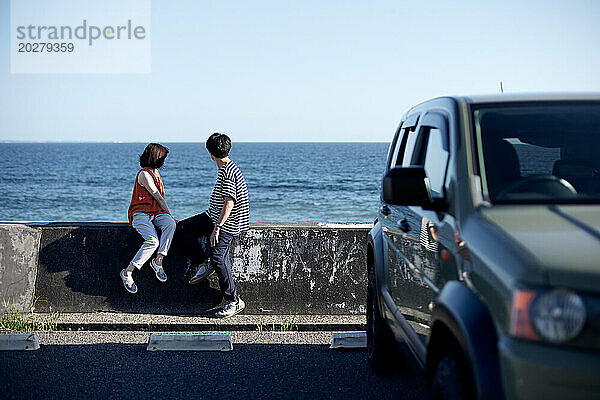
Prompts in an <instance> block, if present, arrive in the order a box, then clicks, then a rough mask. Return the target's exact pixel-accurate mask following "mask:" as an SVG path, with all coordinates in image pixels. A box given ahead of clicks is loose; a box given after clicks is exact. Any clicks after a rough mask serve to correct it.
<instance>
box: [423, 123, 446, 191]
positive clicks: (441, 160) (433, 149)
mask: <svg viewBox="0 0 600 400" xmlns="http://www.w3.org/2000/svg"><path fill="white" fill-rule="evenodd" d="M427 136H428V139H427V149H426V151H425V160H424V163H423V166H424V168H425V174H426V175H427V177H428V178H429V184H430V185H431V191H432V192H433V193H434V194H438V195H441V194H443V186H444V177H445V176H446V165H447V164H448V152H446V151H445V150H444V149H443V147H442V132H441V131H440V130H439V129H436V128H431V129H429V134H428V135H427Z"/></svg>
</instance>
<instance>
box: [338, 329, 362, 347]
mask: <svg viewBox="0 0 600 400" xmlns="http://www.w3.org/2000/svg"><path fill="white" fill-rule="evenodd" d="M366 347H367V332H336V333H334V334H333V335H332V336H331V346H329V348H330V349H363V348H366Z"/></svg>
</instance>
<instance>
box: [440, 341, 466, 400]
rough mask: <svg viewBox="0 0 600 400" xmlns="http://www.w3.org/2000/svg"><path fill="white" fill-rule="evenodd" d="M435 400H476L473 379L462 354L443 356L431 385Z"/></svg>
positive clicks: (453, 352) (455, 352)
mask: <svg viewBox="0 0 600 400" xmlns="http://www.w3.org/2000/svg"><path fill="white" fill-rule="evenodd" d="M431 398H432V399H433V400H461V399H465V400H474V399H475V391H474V389H473V379H472V378H471V373H470V372H469V368H468V366H467V363H466V361H465V358H464V356H463V355H462V353H460V352H458V351H455V350H453V351H450V352H447V353H444V354H442V356H441V358H440V359H439V362H438V363H437V365H436V368H435V373H434V375H433V381H432V383H431Z"/></svg>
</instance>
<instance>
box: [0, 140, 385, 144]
mask: <svg viewBox="0 0 600 400" xmlns="http://www.w3.org/2000/svg"><path fill="white" fill-rule="evenodd" d="M0 143H48V144H94V143H97V144H106V143H111V144H139V143H151V142H147V141H144V142H139V141H55V140H0ZM161 143H205V142H204V141H170V140H167V141H163V142H161ZM233 143H389V142H388V141H372V140H367V141H360V140H345V141H339V140H319V141H289V140H282V141H274V140H273V141H271V140H267V141H250V140H236V141H233Z"/></svg>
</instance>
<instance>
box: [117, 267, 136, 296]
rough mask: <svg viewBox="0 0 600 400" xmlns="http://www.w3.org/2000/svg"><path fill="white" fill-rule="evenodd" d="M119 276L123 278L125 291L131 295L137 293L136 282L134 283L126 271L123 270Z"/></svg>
mask: <svg viewBox="0 0 600 400" xmlns="http://www.w3.org/2000/svg"><path fill="white" fill-rule="evenodd" d="M119 276H120V277H121V280H122V281H123V286H125V289H126V290H127V291H128V292H129V293H137V286H136V285H135V282H134V281H133V278H132V277H131V275H126V274H125V270H124V269H122V270H121V272H119Z"/></svg>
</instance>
